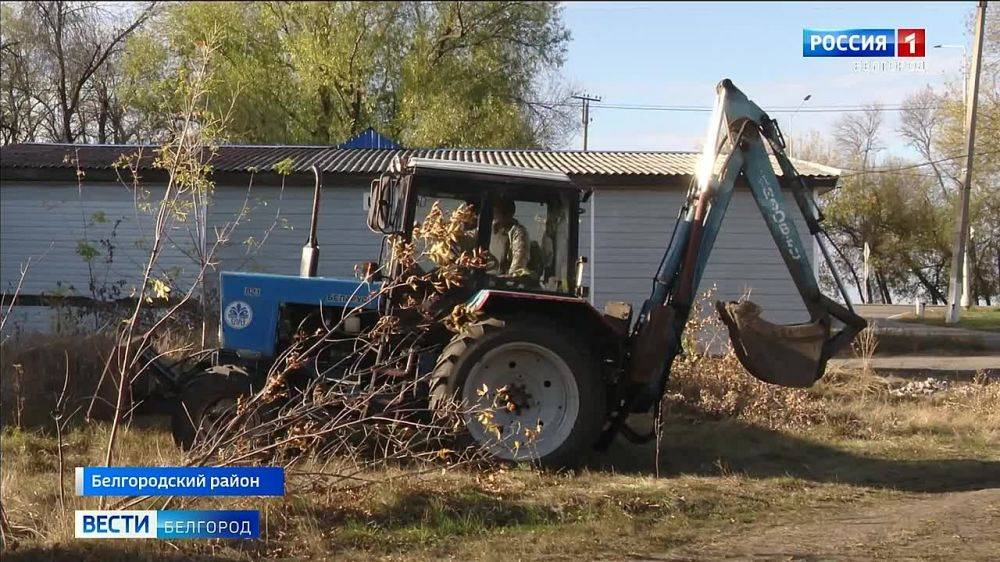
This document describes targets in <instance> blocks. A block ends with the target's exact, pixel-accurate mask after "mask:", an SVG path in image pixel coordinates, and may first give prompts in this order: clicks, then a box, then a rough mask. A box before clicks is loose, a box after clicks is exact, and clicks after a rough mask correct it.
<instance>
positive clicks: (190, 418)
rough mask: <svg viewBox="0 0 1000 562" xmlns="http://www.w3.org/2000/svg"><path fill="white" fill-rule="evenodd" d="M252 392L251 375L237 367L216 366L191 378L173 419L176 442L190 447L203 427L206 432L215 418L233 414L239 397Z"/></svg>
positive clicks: (172, 427) (186, 447)
mask: <svg viewBox="0 0 1000 562" xmlns="http://www.w3.org/2000/svg"><path fill="white" fill-rule="evenodd" d="M252 392H253V388H252V385H251V382H250V377H248V376H247V375H246V373H244V372H242V370H240V369H238V368H235V367H232V368H225V367H215V368H213V369H211V370H209V371H208V372H205V373H204V374H201V375H198V376H197V377H195V378H193V379H191V381H190V382H189V383H188V384H187V385H185V387H184V391H183V393H182V394H181V398H180V401H179V403H178V404H177V407H176V408H175V409H174V412H173V415H172V417H171V420H170V429H171V432H172V433H173V436H174V443H176V444H177V445H178V446H180V447H181V448H182V449H184V450H188V449H190V448H191V445H192V444H194V440H195V437H196V436H197V435H198V431H199V428H201V431H204V430H205V429H206V428H207V427H208V426H210V425H211V423H212V422H213V421H215V420H217V419H219V418H220V417H222V416H225V415H226V414H228V413H232V412H233V411H234V410H235V407H236V401H237V400H238V399H239V397H241V396H248V395H250V394H251V393H252Z"/></svg>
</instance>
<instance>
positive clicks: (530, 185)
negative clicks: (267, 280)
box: [367, 158, 589, 295]
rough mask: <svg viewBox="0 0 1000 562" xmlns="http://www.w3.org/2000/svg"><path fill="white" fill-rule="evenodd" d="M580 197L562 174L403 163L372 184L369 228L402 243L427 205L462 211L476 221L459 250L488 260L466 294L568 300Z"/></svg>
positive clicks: (581, 193) (416, 160)
mask: <svg viewBox="0 0 1000 562" xmlns="http://www.w3.org/2000/svg"><path fill="white" fill-rule="evenodd" d="M587 195H589V192H587V191H584V190H581V189H580V188H578V187H577V186H576V185H575V184H574V183H573V182H572V181H571V180H570V179H569V177H568V176H566V174H564V173H562V172H551V171H541V170H531V169H526V168H516V167H509V166H491V165H484V164H474V163H468V162H451V161H442V160H431V159H426V158H409V159H407V160H396V161H394V162H393V165H392V167H391V169H390V171H389V172H387V173H385V174H383V175H382V176H381V177H380V178H378V179H377V180H375V181H373V182H372V188H371V193H370V196H369V199H368V201H367V206H368V225H369V226H370V227H371V229H372V230H374V231H376V232H379V233H382V234H385V235H400V236H403V237H406V238H408V237H410V236H411V235H412V233H413V228H414V226H415V225H417V224H419V223H420V222H421V221H423V220H424V218H425V217H426V216H427V214H428V213H429V212H430V211H431V209H432V207H433V205H435V204H437V205H438V206H439V207H440V208H441V210H442V211H443V212H445V213H449V212H451V211H453V210H455V209H457V208H458V207H459V206H461V205H469V206H470V207H471V208H472V210H473V211H474V213H475V221H474V223H470V224H469V225H468V229H467V232H466V236H465V238H464V240H463V244H466V245H468V249H470V250H471V249H473V248H476V247H478V248H480V249H482V250H485V251H487V252H489V259H490V266H489V267H488V268H487V270H486V272H485V274H484V275H482V276H480V277H479V278H477V280H476V281H475V284H476V285H478V286H476V287H471V289H474V290H481V289H503V290H514V291H528V292H536V293H537V292H541V293H553V294H566V295H572V294H574V293H575V292H576V291H577V280H576V279H575V275H574V273H575V268H576V263H577V238H578V231H579V226H578V225H579V212H580V201H581V198H586V196H587ZM385 254H386V252H383V255H385ZM421 265H422V266H424V267H425V269H426V268H428V267H433V265H432V264H430V263H422V264H421Z"/></svg>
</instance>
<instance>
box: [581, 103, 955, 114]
mask: <svg viewBox="0 0 1000 562" xmlns="http://www.w3.org/2000/svg"><path fill="white" fill-rule="evenodd" d="M591 107H593V108H594V109H621V110H629V111H666V112H691V113H709V112H711V111H712V108H711V107H706V106H682V105H678V106H669V105H641V104H610V103H595V104H593V105H592V106H591ZM942 107H943V106H920V107H912V106H902V105H901V106H880V107H871V106H839V107H838V106H827V107H809V108H802V109H798V110H797V109H796V108H794V107H771V108H764V110H765V111H767V112H768V113H794V112H796V111H798V112H799V113H858V112H864V111H869V110H872V109H877V110H880V111H905V110H908V109H914V110H920V109H941V108H942Z"/></svg>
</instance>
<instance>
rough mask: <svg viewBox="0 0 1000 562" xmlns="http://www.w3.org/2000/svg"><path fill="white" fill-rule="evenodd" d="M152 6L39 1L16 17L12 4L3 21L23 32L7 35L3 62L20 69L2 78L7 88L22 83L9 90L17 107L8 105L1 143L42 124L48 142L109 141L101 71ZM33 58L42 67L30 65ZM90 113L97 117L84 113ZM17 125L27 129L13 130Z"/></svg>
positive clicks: (29, 134) (33, 132) (107, 94)
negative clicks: (131, 9)
mask: <svg viewBox="0 0 1000 562" xmlns="http://www.w3.org/2000/svg"><path fill="white" fill-rule="evenodd" d="M155 8H156V3H155V2H152V3H147V4H143V5H142V6H141V7H140V8H139V9H138V10H136V11H135V12H134V13H127V12H125V11H123V10H121V9H116V10H110V9H108V8H106V7H104V5H103V4H101V3H97V2H66V1H45V2H42V1H36V2H29V3H26V4H23V5H21V6H19V10H20V11H19V12H18V13H17V14H16V15H17V16H18V17H17V18H13V16H14V15H15V13H14V12H13V9H11V10H10V11H9V12H8V14H6V15H8V16H9V18H5V19H16V20H17V22H16V23H18V25H19V26H20V31H21V32H20V34H19V36H18V37H16V38H15V37H13V36H12V37H11V38H9V39H8V38H7V37H5V38H4V45H3V47H4V66H5V67H9V68H12V69H15V70H16V71H17V73H18V74H16V75H15V77H12V78H11V79H10V84H11V85H10V86H8V84H7V83H6V82H7V80H6V79H5V84H4V86H5V87H4V90H5V91H6V90H10V89H12V88H13V86H14V85H15V84H20V86H21V87H20V88H19V89H18V93H17V95H16V96H14V95H13V94H12V96H11V97H12V98H16V99H17V100H18V102H19V105H18V106H15V107H17V109H18V110H17V111H11V117H10V118H9V119H8V118H7V116H6V115H5V122H4V129H5V135H4V140H5V142H6V141H18V140H22V139H24V138H27V139H30V140H34V139H35V137H36V136H38V130H39V127H44V132H45V135H44V136H45V137H47V139H48V140H55V141H61V142H77V141H79V140H84V141H86V140H90V139H91V138H96V139H97V140H107V139H108V134H107V132H108V130H107V127H108V124H109V123H111V122H112V112H111V110H110V107H109V104H110V102H111V101H112V99H113V98H112V97H111V95H112V90H111V89H109V88H108V85H109V83H108V81H107V80H106V79H104V80H101V79H100V78H102V76H101V75H100V74H99V73H100V71H101V70H102V69H106V67H107V65H108V63H109V60H111V58H112V57H113V56H114V55H115V54H116V53H118V52H120V50H121V49H122V48H123V47H124V44H125V40H126V39H127V38H128V37H129V35H131V34H132V33H133V32H135V31H136V29H138V28H139V27H140V26H141V25H143V24H144V23H145V22H146V21H147V20H148V19H149V18H150V17H151V16H152V15H153V13H154V10H155ZM36 63H37V64H40V65H41V66H40V67H39V68H33V67H31V66H29V65H31V64H36ZM18 76H20V79H19V82H18ZM106 76H107V75H106V74H105V77H106ZM28 80H34V81H33V82H31V83H29V82H28ZM88 104H96V106H97V109H96V111H91V110H88V109H87V108H86V106H87V105H88ZM102 105H103V106H104V108H103V110H102ZM26 106H27V107H26ZM38 112H40V113H41V114H42V116H43V117H42V118H41V119H40V120H39V121H40V122H36V121H35V120H29V121H28V122H26V121H25V120H26V119H30V118H31V117H32V116H35V115H37V114H38ZM92 116H96V117H97V121H96V122H92V121H91V120H90V119H89V118H90V117H92ZM22 129H23V130H25V131H26V133H24V134H16V133H12V132H11V131H15V130H16V131H20V130H22ZM95 129H97V131H96V132H95Z"/></svg>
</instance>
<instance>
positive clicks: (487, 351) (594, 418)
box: [430, 318, 607, 468]
mask: <svg viewBox="0 0 1000 562" xmlns="http://www.w3.org/2000/svg"><path fill="white" fill-rule="evenodd" d="M518 363H520V366H518ZM526 364H527V365H526ZM532 367H535V368H534V369H533V368H532ZM470 376H471V378H470ZM490 383H492V384H490ZM482 384H486V385H487V388H488V389H489V390H490V391H491V392H495V391H497V390H498V388H502V387H506V388H508V390H509V392H508V398H506V400H507V401H508V403H512V402H514V401H515V400H516V401H518V402H520V403H521V404H523V405H524V407H523V408H522V407H520V406H519V407H517V408H516V410H515V411H514V412H509V411H507V410H505V409H504V408H498V409H495V410H492V411H493V412H494V415H495V416H496V417H494V419H495V420H496V422H495V423H493V426H494V427H496V428H498V429H499V428H501V427H503V428H506V429H504V430H503V431H502V436H501V439H500V440H497V439H496V437H495V435H494V434H492V433H491V432H490V429H489V428H488V427H486V426H484V425H483V424H482V423H481V421H480V420H479V419H478V418H479V417H480V416H478V415H474V414H470V413H469V412H470V409H471V408H472V407H475V409H476V411H482V409H483V408H489V407H490V406H491V405H492V402H491V398H490V397H489V394H487V397H486V398H485V399H484V398H483V397H482V396H481V395H480V392H481V388H482ZM430 394H431V407H432V408H434V409H443V408H444V406H445V405H446V404H452V403H455V402H457V403H458V404H460V405H461V408H462V410H463V412H465V413H464V414H463V417H464V418H465V435H464V436H463V439H464V440H466V441H468V442H471V443H472V444H474V445H479V446H483V447H484V448H485V450H486V451H487V452H489V453H490V454H491V455H492V456H494V457H497V458H500V459H504V460H511V461H516V462H520V461H528V462H537V463H539V464H541V465H543V466H546V467H552V468H562V467H571V466H574V465H576V464H578V463H579V462H581V461H582V460H583V459H584V458H585V456H586V455H587V453H588V452H589V451H590V450H591V449H592V448H593V445H594V444H595V443H596V441H597V439H598V438H599V437H600V433H601V428H602V427H603V425H604V422H605V417H606V409H607V400H606V394H607V387H606V385H605V384H604V381H603V380H602V377H601V373H600V367H599V365H598V363H597V361H596V360H595V359H594V358H593V356H592V355H591V354H590V352H589V350H588V349H587V347H586V345H585V343H584V342H574V341H573V339H572V336H571V335H570V334H567V330H566V329H565V328H561V327H559V326H555V325H553V324H551V323H549V322H546V321H545V320H544V319H541V318H530V319H529V318H518V319H514V320H507V321H502V320H498V319H495V318H490V319H486V320H483V321H480V322H476V323H474V324H472V325H471V326H469V327H468V328H467V329H466V330H465V331H464V332H462V333H461V334H458V335H456V336H455V337H454V338H452V340H451V342H450V343H449V344H448V345H447V346H445V348H444V349H443V350H442V352H441V355H440V356H439V358H438V361H437V365H436V366H435V369H434V374H433V377H432V380H431V389H430ZM514 394H519V395H520V396H519V398H518V399H515V398H514V397H513V396H514ZM484 400H485V402H484ZM543 418H544V419H548V420H549V423H548V424H547V425H541V426H539V425H538V422H537V421H535V420H542V419H543ZM533 424H534V427H532V425H533ZM524 427H529V428H530V429H537V428H538V427H541V431H540V432H539V433H538V435H537V436H536V437H535V438H534V440H533V442H532V440H531V438H529V440H528V441H522V440H521V439H519V437H520V434H519V432H520V431H522V429H519V428H524ZM546 431H549V433H548V434H546ZM515 441H517V444H516V445H515V444H514V442H515ZM522 443H525V445H524V446H522Z"/></svg>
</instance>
